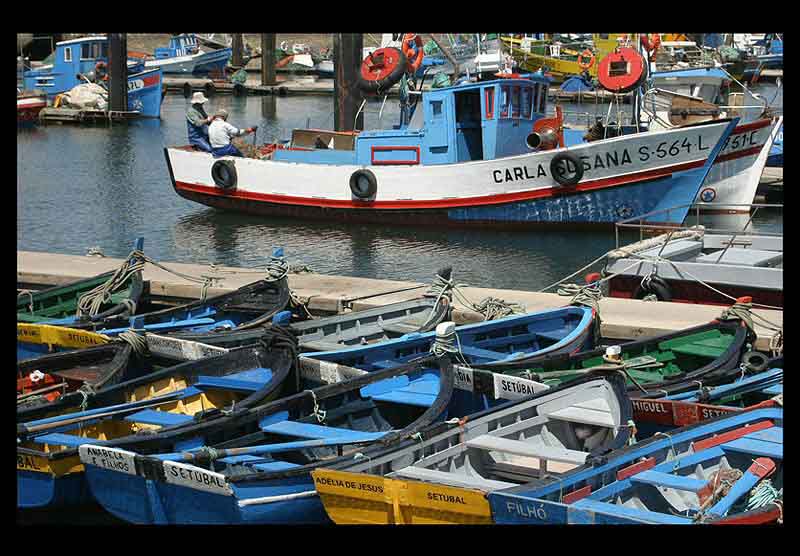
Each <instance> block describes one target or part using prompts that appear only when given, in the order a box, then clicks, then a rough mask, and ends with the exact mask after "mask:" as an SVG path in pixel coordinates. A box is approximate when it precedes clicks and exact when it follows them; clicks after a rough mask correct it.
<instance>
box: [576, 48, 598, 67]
mask: <svg viewBox="0 0 800 556" xmlns="http://www.w3.org/2000/svg"><path fill="white" fill-rule="evenodd" d="M586 57H588V58H589V61H588V62H584V61H583V60H584V58H586ZM594 59H595V58H594V52H592V51H591V50H589V49H588V48H587V49H586V50H584V51H583V52H581V53H580V54H579V55H578V65H579V66H580V68H581V69H582V70H588V69H589V68H590V67H592V66H593V65H594Z"/></svg>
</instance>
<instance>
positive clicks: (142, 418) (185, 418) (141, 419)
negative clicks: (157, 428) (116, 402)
mask: <svg viewBox="0 0 800 556" xmlns="http://www.w3.org/2000/svg"><path fill="white" fill-rule="evenodd" d="M125 420H126V421H130V422H132V423H145V424H147V425H161V426H164V427H169V426H172V425H183V424H184V423H189V422H191V421H194V417H192V416H191V415H184V414H182V413H170V412H169V411H157V410H155V409H143V410H142V411H137V412H136V413H133V414H132V415H128V416H127V417H125Z"/></svg>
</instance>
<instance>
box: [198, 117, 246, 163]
mask: <svg viewBox="0 0 800 556" xmlns="http://www.w3.org/2000/svg"><path fill="white" fill-rule="evenodd" d="M227 120H228V111H227V110H225V109H224V108H220V109H219V110H217V112H216V114H214V117H213V118H212V121H211V125H209V126H208V137H209V139H210V140H211V153H212V154H213V155H214V157H215V158H217V157H220V156H242V157H243V156H244V155H243V154H242V152H241V151H240V150H239V149H237V148H236V147H235V146H234V145H233V144H231V137H239V136H241V135H247V134H248V133H253V132H255V130H256V129H257V128H256V127H250V128H246V129H237V128H235V127H233V126H232V125H231V124H229V123H228V122H227Z"/></svg>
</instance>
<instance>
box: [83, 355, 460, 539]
mask: <svg viewBox="0 0 800 556" xmlns="http://www.w3.org/2000/svg"><path fill="white" fill-rule="evenodd" d="M332 368H336V372H337V373H339V372H340V373H343V374H346V375H347V376H349V377H353V378H351V379H350V380H344V381H334V382H332V383H330V384H326V385H324V386H321V387H318V388H315V389H313V390H305V391H302V392H300V393H298V394H296V395H293V396H289V397H287V398H283V399H281V400H277V401H274V402H272V403H269V404H266V405H263V406H259V407H255V408H252V409H250V410H248V411H246V412H238V413H237V414H235V415H231V416H229V417H227V418H222V419H219V420H216V421H214V422H210V423H209V422H203V423H199V424H196V425H193V426H189V427H183V428H176V429H174V430H172V431H164V432H163V433H161V434H156V435H153V436H151V437H130V438H128V439H121V440H119V441H115V442H111V443H103V445H95V444H94V443H93V444H84V445H82V446H80V449H79V451H80V458H81V461H82V462H83V463H84V465H85V466H86V476H87V479H88V481H89V483H90V485H91V489H92V492H93V494H94V496H95V499H96V500H97V502H99V503H100V504H101V505H102V506H103V507H104V508H105V509H106V510H107V511H109V512H110V513H112V514H114V515H115V516H117V517H120V518H122V519H125V520H127V521H131V522H134V523H192V524H198V523H206V524H209V523H214V524H229V523H301V522H302V523H319V522H324V521H326V518H325V512H324V510H323V508H322V504H321V503H320V502H319V499H318V498H317V496H316V492H315V490H314V484H313V481H312V479H311V475H310V472H311V471H312V470H313V469H315V468H317V467H319V466H321V465H324V464H325V463H327V462H329V461H336V458H337V456H339V457H347V458H348V459H349V458H350V457H352V454H354V453H356V452H357V451H359V450H361V449H363V448H362V447H363V446H364V445H368V444H373V443H381V444H383V445H390V444H391V443H392V442H395V441H398V440H402V439H405V438H408V437H409V436H411V435H414V434H415V433H417V432H418V431H419V430H420V429H422V428H423V427H425V426H427V425H430V424H431V423H433V422H435V421H437V420H441V419H444V418H446V417H447V416H448V415H449V410H450V402H451V396H452V392H453V372H452V366H451V364H450V361H449V359H448V358H441V359H438V360H437V358H435V357H433V356H429V357H426V358H422V359H420V360H419V361H416V362H413V363H407V364H405V365H401V366H395V367H393V368H390V369H383V370H380V371H376V372H374V373H367V372H363V371H358V370H357V369H352V368H348V367H344V366H341V365H334V364H328V365H327V366H326V365H320V362H315V361H313V360H306V364H305V365H301V374H302V376H303V378H304V380H305V381H307V380H308V377H310V376H313V377H314V378H315V379H316V380H320V375H321V374H323V373H325V372H328V371H330V370H331V369H332ZM321 371H322V373H321ZM419 378H424V379H425V380H427V381H428V382H429V383H431V384H432V385H434V386H435V387H434V388H433V390H435V393H432V394H431V395H430V396H429V397H428V399H427V402H426V403H425V404H420V403H409V401H408V400H406V401H401V400H392V399H389V398H385V397H382V396H381V394H383V393H386V392H389V391H391V390H394V389H400V388H402V386H403V385H404V384H408V383H409V382H410V381H414V380H417V379H419ZM189 440H199V442H200V444H196V445H195V447H191V446H187V445H186V442H187V441H189ZM203 446H205V447H203ZM144 454H153V455H150V456H147V455H144ZM343 454H349V455H347V456H344V455H343ZM112 461H119V462H124V465H123V467H124V469H123V468H122V467H120V466H118V465H114V464H112Z"/></svg>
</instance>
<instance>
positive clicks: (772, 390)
mask: <svg viewBox="0 0 800 556" xmlns="http://www.w3.org/2000/svg"><path fill="white" fill-rule="evenodd" d="M762 392H763V393H764V394H766V395H768V396H777V395H778V394H783V383H781V384H773V385H772V386H767V387H766V388H764V389H763V390H762Z"/></svg>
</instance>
